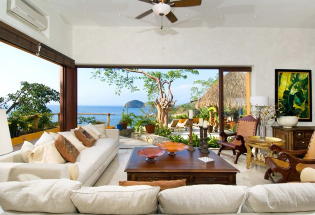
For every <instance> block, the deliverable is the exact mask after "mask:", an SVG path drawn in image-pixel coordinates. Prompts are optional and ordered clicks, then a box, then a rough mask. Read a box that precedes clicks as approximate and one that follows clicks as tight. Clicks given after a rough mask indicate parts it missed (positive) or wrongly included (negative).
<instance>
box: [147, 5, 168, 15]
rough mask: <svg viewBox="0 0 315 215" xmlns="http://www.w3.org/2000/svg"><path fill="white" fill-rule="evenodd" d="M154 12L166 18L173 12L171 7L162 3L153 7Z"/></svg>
mask: <svg viewBox="0 0 315 215" xmlns="http://www.w3.org/2000/svg"><path fill="white" fill-rule="evenodd" d="M152 10H153V12H154V13H155V14H156V15H160V16H165V15H167V14H168V13H169V12H171V6H169V5H168V4H165V3H162V2H160V3H158V4H155V5H153V7H152Z"/></svg>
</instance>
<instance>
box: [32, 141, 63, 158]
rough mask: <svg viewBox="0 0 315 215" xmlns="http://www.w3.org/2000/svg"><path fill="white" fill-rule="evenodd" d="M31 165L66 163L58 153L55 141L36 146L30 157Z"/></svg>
mask: <svg viewBox="0 0 315 215" xmlns="http://www.w3.org/2000/svg"><path fill="white" fill-rule="evenodd" d="M28 158H29V163H57V164H58V163H65V162H66V161H65V160H64V159H63V157H62V156H61V155H60V153H59V152H58V150H57V148H56V146H55V140H52V141H49V142H43V143H42V144H40V145H38V146H36V147H35V148H34V149H33V150H32V153H31V154H30V155H29V157H28Z"/></svg>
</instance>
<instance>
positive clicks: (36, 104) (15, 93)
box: [0, 42, 61, 145]
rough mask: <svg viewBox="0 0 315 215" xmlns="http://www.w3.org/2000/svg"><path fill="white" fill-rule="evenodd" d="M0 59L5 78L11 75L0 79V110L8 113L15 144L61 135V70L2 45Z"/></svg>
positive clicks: (52, 64) (58, 67) (18, 50)
mask: <svg viewBox="0 0 315 215" xmlns="http://www.w3.org/2000/svg"><path fill="white" fill-rule="evenodd" d="M0 56H1V60H0V63H1V69H2V72H3V74H4V73H6V74H10V75H2V76H1V79H0V86H1V91H0V108H2V109H6V110H7V115H8V122H9V128H10V133H11V137H12V138H13V139H12V143H13V144H14V145H18V144H21V143H22V142H23V139H26V140H28V141H35V140H36V139H37V138H39V136H40V135H38V133H36V132H38V131H43V130H50V131H53V132H54V131H59V118H58V115H59V112H60V105H59V104H60V101H59V100H60V96H59V92H60V70H61V67H60V66H59V65H57V64H54V63H51V62H49V61H47V60H44V59H42V58H39V57H37V56H35V55H32V54H29V53H27V52H24V51H22V50H20V49H17V48H15V47H13V46H10V45H7V44H5V43H2V42H0ZM22 135H25V136H24V137H23V138H19V139H20V140H19V139H17V138H15V137H19V136H22ZM21 140H22V141H21Z"/></svg>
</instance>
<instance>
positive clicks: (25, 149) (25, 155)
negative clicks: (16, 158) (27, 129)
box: [21, 141, 35, 163]
mask: <svg viewBox="0 0 315 215" xmlns="http://www.w3.org/2000/svg"><path fill="white" fill-rule="evenodd" d="M34 147H35V146H34V145H33V143H31V142H28V141H24V143H23V145H22V147H21V156H22V160H23V161H24V162H25V163H28V162H29V157H30V155H31V154H32V150H33V149H34Z"/></svg>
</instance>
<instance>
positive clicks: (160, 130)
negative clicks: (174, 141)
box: [154, 125, 172, 137]
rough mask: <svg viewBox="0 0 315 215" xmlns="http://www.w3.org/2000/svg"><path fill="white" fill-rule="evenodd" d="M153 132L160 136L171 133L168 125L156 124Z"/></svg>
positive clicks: (166, 135)
mask: <svg viewBox="0 0 315 215" xmlns="http://www.w3.org/2000/svg"><path fill="white" fill-rule="evenodd" d="M154 134H156V135H159V136H162V137H168V136H170V135H171V134H172V130H171V129H169V128H168V127H164V126H159V125H158V126H156V127H155V131H154Z"/></svg>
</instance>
